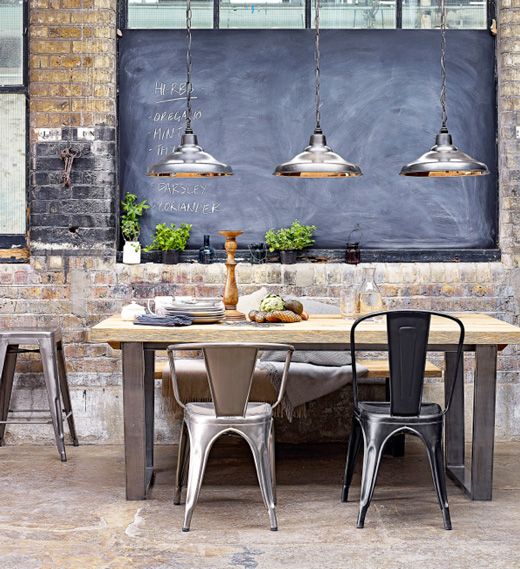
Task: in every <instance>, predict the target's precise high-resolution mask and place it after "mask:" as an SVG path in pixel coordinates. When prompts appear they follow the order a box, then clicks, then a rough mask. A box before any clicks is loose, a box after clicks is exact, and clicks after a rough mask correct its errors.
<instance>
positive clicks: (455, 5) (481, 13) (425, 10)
mask: <svg viewBox="0 0 520 569" xmlns="http://www.w3.org/2000/svg"><path fill="white" fill-rule="evenodd" d="M440 23H441V16H440V2H438V1H437V0H433V1H432V0H403V28H407V29H410V28H417V29H423V30H428V29H431V28H438V27H440ZM446 24H447V26H448V28H452V29H457V28H459V29H473V30H475V29H486V27H487V3H486V1H482V0H478V1H477V0H446Z"/></svg>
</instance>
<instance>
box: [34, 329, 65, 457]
mask: <svg viewBox="0 0 520 569" xmlns="http://www.w3.org/2000/svg"><path fill="white" fill-rule="evenodd" d="M39 345H40V353H41V356H42V364H43V376H44V378H45V385H46V387H47V397H48V399H49V407H50V412H51V418H52V425H53V427H54V436H55V438H56V446H57V447H58V452H59V454H60V458H61V460H62V462H66V460H67V454H66V452H65V436H64V434H63V412H62V408H61V399H60V374H59V370H58V350H57V348H56V343H55V342H54V341H53V340H51V339H50V338H49V339H47V338H45V339H43V340H40V342H39Z"/></svg>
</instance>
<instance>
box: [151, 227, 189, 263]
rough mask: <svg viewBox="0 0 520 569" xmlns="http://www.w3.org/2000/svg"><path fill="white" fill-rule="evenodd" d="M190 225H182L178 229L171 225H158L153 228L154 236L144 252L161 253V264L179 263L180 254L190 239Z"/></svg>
mask: <svg viewBox="0 0 520 569" xmlns="http://www.w3.org/2000/svg"><path fill="white" fill-rule="evenodd" d="M190 233H191V225H190V224H189V223H182V224H181V225H180V226H179V227H177V226H176V225H175V223H172V224H171V225H166V223H158V224H157V225H156V226H155V235H154V238H153V241H152V243H151V244H150V245H149V246H148V247H147V248H146V249H145V251H162V254H163V263H166V264H168V265H176V264H177V263H178V262H179V257H180V253H181V252H182V251H184V249H186V244H187V243H188V240H189V238H190Z"/></svg>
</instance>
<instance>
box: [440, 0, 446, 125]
mask: <svg viewBox="0 0 520 569" xmlns="http://www.w3.org/2000/svg"><path fill="white" fill-rule="evenodd" d="M440 3H441V96H440V100H441V132H448V127H447V122H448V112H447V110H446V6H445V0H440Z"/></svg>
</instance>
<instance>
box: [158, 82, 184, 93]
mask: <svg viewBox="0 0 520 569" xmlns="http://www.w3.org/2000/svg"><path fill="white" fill-rule="evenodd" d="M186 88H187V83H186V81H179V82H177V81H156V82H155V87H154V90H153V92H154V95H157V96H159V97H166V96H171V97H174V96H175V95H179V96H181V97H182V96H184V97H185V96H186V93H187V91H186Z"/></svg>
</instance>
